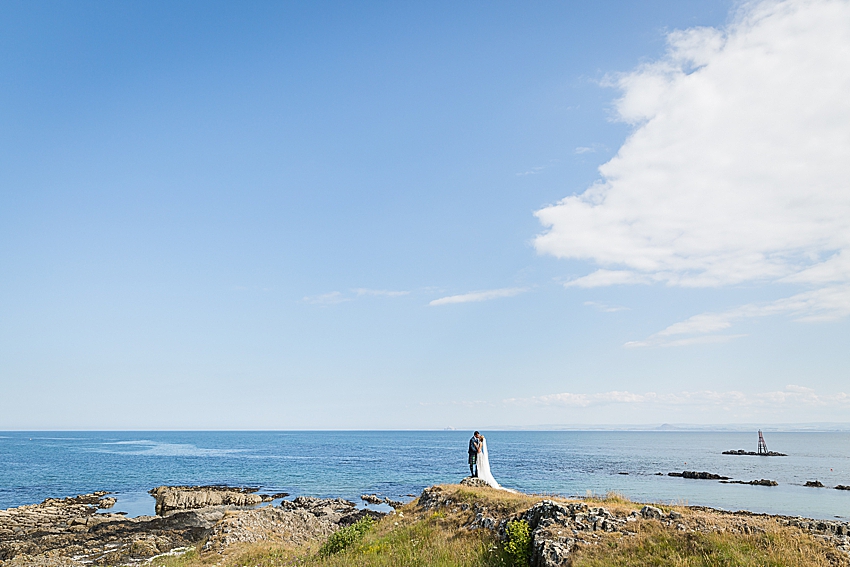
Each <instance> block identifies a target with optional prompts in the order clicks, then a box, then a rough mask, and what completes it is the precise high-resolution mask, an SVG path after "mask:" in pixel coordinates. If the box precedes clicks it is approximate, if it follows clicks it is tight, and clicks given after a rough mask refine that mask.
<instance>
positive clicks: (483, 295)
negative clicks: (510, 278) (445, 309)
mask: <svg viewBox="0 0 850 567" xmlns="http://www.w3.org/2000/svg"><path fill="white" fill-rule="evenodd" d="M526 291H528V288H525V287H505V288H501V289H489V290H485V291H473V292H470V293H462V294H459V295H449V296H447V297H441V298H439V299H435V300H433V301H431V302H430V303H429V304H428V305H435V306H436V305H449V304H451V303H471V302H475V301H489V300H491V299H499V298H501V297H513V296H515V295H519V294H520V293H523V292H526Z"/></svg>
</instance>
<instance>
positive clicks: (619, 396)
mask: <svg viewBox="0 0 850 567" xmlns="http://www.w3.org/2000/svg"><path fill="white" fill-rule="evenodd" d="M504 403H505V404H508V405H531V406H563V407H592V406H603V405H611V404H628V405H651V406H700V407H701V408H705V407H709V406H723V407H726V408H762V407H766V408H767V407H769V408H771V409H781V408H786V409H787V408H798V407H822V408H847V409H850V394H847V393H845V392H837V393H834V394H818V393H817V392H815V390H813V389H811V388H805V387H803V386H795V385H789V386H786V387H785V390H780V391H771V392H760V393H759V392H757V393H753V394H746V393H744V392H739V391H734V390H733V391H727V392H718V391H714V390H700V391H695V392H677V393H670V394H659V393H656V392H646V393H644V394H636V393H632V392H627V391H623V392H620V391H611V392H600V393H596V394H574V393H569V392H566V393H562V394H549V395H545V396H535V397H531V398H510V399H507V400H504Z"/></svg>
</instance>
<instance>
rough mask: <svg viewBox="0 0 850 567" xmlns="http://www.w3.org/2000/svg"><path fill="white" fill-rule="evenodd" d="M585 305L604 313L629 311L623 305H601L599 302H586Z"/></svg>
mask: <svg viewBox="0 0 850 567" xmlns="http://www.w3.org/2000/svg"><path fill="white" fill-rule="evenodd" d="M584 304H585V305H587V306H589V307H595V308H596V309H597V310H599V311H602V312H603V313H616V312H617V311H629V308H628V307H623V306H622V305H608V304H605V303H599V302H598V301H585V302H584Z"/></svg>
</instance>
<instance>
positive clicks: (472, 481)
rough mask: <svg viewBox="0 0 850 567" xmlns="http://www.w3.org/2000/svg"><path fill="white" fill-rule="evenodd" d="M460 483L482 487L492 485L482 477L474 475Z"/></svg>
mask: <svg viewBox="0 0 850 567" xmlns="http://www.w3.org/2000/svg"><path fill="white" fill-rule="evenodd" d="M460 483H461V484H462V485H463V486H477V487H481V488H489V487H490V485H489V484H487V483H486V482H484V481H483V480H481V479H480V478H477V477H474V476H468V477H465V478H464V479H463V480H461V481H460Z"/></svg>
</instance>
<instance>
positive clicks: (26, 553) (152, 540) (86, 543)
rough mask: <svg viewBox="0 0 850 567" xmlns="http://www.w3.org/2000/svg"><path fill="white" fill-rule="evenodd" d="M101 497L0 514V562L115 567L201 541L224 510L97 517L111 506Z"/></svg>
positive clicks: (50, 502)
mask: <svg viewBox="0 0 850 567" xmlns="http://www.w3.org/2000/svg"><path fill="white" fill-rule="evenodd" d="M106 494H107V493H105V492H95V493H92V494H84V495H81V496H75V497H73V498H62V499H56V498H48V499H47V500H45V501H44V502H42V503H41V504H34V505H28V506H20V507H18V508H10V509H8V510H0V561H3V562H4V563H3V565H4V567H5V566H13V565H14V566H18V565H45V566H48V565H72V564H73V565H80V564H86V563H88V564H91V563H94V564H98V565H118V564H122V563H128V562H131V561H138V560H141V559H145V558H149V557H152V556H154V555H158V554H161V553H166V552H169V551H171V550H174V549H175V548H180V547H185V546H188V545H192V544H194V543H195V542H197V541H200V540H201V539H202V538H203V537H205V536H206V534H207V533H208V531H209V529H210V528H212V526H213V525H215V524H216V522H218V521H219V520H220V519H221V518H222V517H223V515H224V512H223V511H205V510H198V511H186V512H177V513H174V514H172V515H169V516H168V517H156V516H141V517H139V518H127V517H125V516H124V515H123V514H103V513H98V510H99V509H103V508H108V507H111V506H112V505H114V504H115V499H114V498H112V497H109V496H106Z"/></svg>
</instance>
